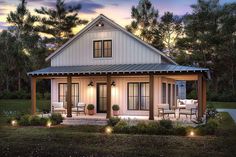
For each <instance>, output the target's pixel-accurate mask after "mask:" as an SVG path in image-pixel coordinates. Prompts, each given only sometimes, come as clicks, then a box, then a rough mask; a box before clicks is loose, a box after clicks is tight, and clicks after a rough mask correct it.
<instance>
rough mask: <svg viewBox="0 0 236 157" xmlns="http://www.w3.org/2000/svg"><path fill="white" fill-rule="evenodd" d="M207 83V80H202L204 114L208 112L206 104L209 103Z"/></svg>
mask: <svg viewBox="0 0 236 157" xmlns="http://www.w3.org/2000/svg"><path fill="white" fill-rule="evenodd" d="M206 85H207V81H206V78H205V77H203V80H202V99H203V100H202V103H203V104H202V106H203V113H205V111H206V103H207V89H206Z"/></svg>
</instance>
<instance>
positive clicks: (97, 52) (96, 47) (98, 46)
mask: <svg viewBox="0 0 236 157" xmlns="http://www.w3.org/2000/svg"><path fill="white" fill-rule="evenodd" d="M93 57H94V58H101V57H102V40H97V41H93Z"/></svg>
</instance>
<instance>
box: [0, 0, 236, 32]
mask: <svg viewBox="0 0 236 157" xmlns="http://www.w3.org/2000/svg"><path fill="white" fill-rule="evenodd" d="M233 1H236V0H220V3H221V4H223V3H229V2H233ZM27 2H28V3H27V8H28V9H29V10H30V12H31V13H32V14H36V13H35V12H34V9H35V8H41V7H48V8H52V7H54V6H55V2H56V0H27ZM65 2H66V3H69V4H71V5H73V4H77V3H80V4H81V5H82V9H81V10H80V11H79V17H80V18H81V19H86V20H89V21H91V20H92V19H94V18H96V17H97V16H98V15H99V14H104V15H105V16H107V17H109V18H111V19H112V20H114V21H115V22H117V23H118V24H120V25H121V26H123V27H124V26H126V25H128V24H130V22H131V7H132V6H136V5H137V4H138V2H139V0H65ZM151 2H152V4H153V5H154V7H155V8H156V9H158V11H159V15H160V16H161V15H163V13H164V12H166V11H170V12H173V13H174V14H175V15H184V14H186V13H190V12H191V7H190V6H191V4H195V3H196V2H197V0H151ZM18 3H19V0H0V30H2V29H7V26H8V24H7V23H6V17H7V14H8V13H9V12H10V11H14V10H15V9H16V6H17V5H18ZM82 27H83V26H82ZM82 27H77V28H75V29H74V31H75V32H78V31H79V30H80V29H81V28H82Z"/></svg>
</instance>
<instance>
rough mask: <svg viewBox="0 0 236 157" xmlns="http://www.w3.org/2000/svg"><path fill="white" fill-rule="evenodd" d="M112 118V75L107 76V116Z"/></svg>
mask: <svg viewBox="0 0 236 157" xmlns="http://www.w3.org/2000/svg"><path fill="white" fill-rule="evenodd" d="M106 118H107V119H108V118H111V75H107V116H106Z"/></svg>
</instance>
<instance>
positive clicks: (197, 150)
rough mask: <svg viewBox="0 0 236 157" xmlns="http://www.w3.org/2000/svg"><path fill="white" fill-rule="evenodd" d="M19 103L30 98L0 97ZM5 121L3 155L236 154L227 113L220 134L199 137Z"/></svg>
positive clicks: (235, 134) (1, 120) (0, 130)
mask: <svg viewBox="0 0 236 157" xmlns="http://www.w3.org/2000/svg"><path fill="white" fill-rule="evenodd" d="M16 102H21V103H19V104H17V103H16ZM28 103H29V104H28ZM2 104H4V105H2ZM7 104H9V106H7ZM16 104H17V108H19V109H21V110H27V108H28V107H29V108H30V101H23V100H22V101H18V100H17V101H16V100H10V101H6V100H0V106H1V110H4V111H5V110H10V109H16V108H15V107H14V106H15V105H16ZM45 104H47V102H45ZM22 107H25V108H26V109H22ZM5 121H6V118H5V117H4V116H1V115H0V157H9V156H10V157H11V156H26V157H27V156H38V157H45V156H57V157H67V156H72V157H73V156H76V157H77V156H89V157H96V156H99V157H100V156H114V157H122V156H131V157H134V156H175V157H178V156H181V157H185V156H186V157H187V156H193V157H195V156H196V157H198V156H214V157H224V156H225V157H231V156H232V157H234V156H236V125H235V124H234V121H233V120H232V118H231V117H230V116H229V114H228V113H224V116H223V123H222V124H221V125H220V127H219V131H218V133H217V136H198V137H184V136H160V135H159V136H158V135H131V134H111V135H107V134H104V133H101V129H102V127H101V126H74V127H70V126H63V125H60V126H56V127H52V128H46V127H11V126H9V125H8V124H6V123H5Z"/></svg>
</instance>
